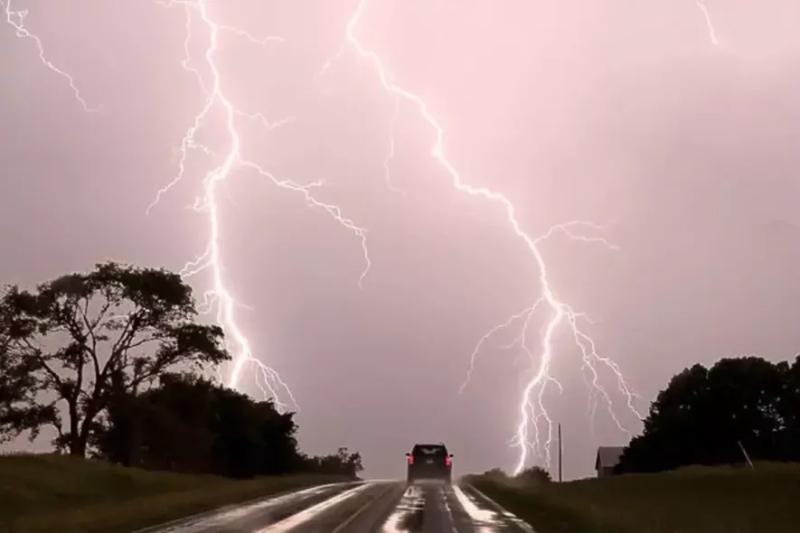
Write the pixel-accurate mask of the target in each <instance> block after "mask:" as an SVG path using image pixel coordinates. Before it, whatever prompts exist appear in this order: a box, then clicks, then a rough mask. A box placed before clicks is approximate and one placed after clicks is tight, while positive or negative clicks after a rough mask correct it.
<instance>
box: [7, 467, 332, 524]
mask: <svg viewBox="0 0 800 533" xmlns="http://www.w3.org/2000/svg"><path fill="white" fill-rule="evenodd" d="M330 481H340V479H338V478H336V479H334V478H331V477H325V476H287V477H275V478H259V479H253V480H246V481H238V480H232V479H226V478H221V477H216V476H195V475H184V474H171V473H162V472H148V471H145V470H139V469H135V468H124V467H120V466H113V465H110V464H108V463H103V462H100V461H90V460H82V459H76V458H73V457H66V456H56V455H10V456H0V532H2V533H11V532H15V533H16V532H25V533H28V532H31V533H37V532H50V531H53V532H54V531H59V532H73V531H74V532H78V531H80V532H99V531H109V532H114V531H132V530H134V529H137V528H141V527H144V526H147V525H152V524H157V523H160V522H164V521H167V520H170V519H173V518H177V517H181V516H185V515H189V514H193V513H198V512H201V511H204V510H208V509H212V508H214V507H218V506H222V505H226V504H229V503H234V502H239V501H244V500H248V499H252V498H256V497H258V496H263V495H267V494H271V493H276V492H281V491H285V490H289V489H294V488H299V487H304V486H310V485H314V484H318V483H323V482H330Z"/></svg>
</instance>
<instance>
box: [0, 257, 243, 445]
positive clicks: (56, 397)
mask: <svg viewBox="0 0 800 533" xmlns="http://www.w3.org/2000/svg"><path fill="white" fill-rule="evenodd" d="M196 315H197V311H196V309H195V305H194V301H193V299H192V293H191V288H190V287H189V286H188V285H186V284H185V283H184V282H183V281H182V279H181V278H180V276H178V275H177V274H174V273H170V272H167V271H165V270H155V269H143V268H136V267H132V266H126V265H119V264H116V263H105V264H100V265H97V267H96V268H95V269H94V270H93V271H92V272H90V273H87V274H70V275H66V276H62V277H60V278H58V279H55V280H53V281H50V282H47V283H43V284H41V285H39V287H38V288H37V289H36V290H35V291H24V290H20V289H19V288H17V287H10V288H9V289H8V290H7V291H6V292H5V294H4V295H3V296H2V298H0V339H2V344H0V371H2V373H3V378H2V379H0V391H1V390H3V389H4V387H5V389H7V390H6V393H5V395H4V396H0V413H2V414H3V416H5V418H6V420H4V421H3V420H2V419H0V424H3V425H0V431H2V432H3V433H4V434H5V435H6V436H9V435H13V434H15V433H18V432H19V431H21V430H24V429H35V428H38V427H39V425H41V424H42V423H45V422H49V423H51V424H52V425H53V426H54V427H55V428H56V430H57V431H58V435H59V437H58V439H57V444H58V445H59V447H65V448H67V449H68V450H69V452H70V453H71V454H73V455H78V456H84V455H85V454H86V450H87V445H88V443H89V442H90V438H91V437H92V434H93V433H94V432H95V431H96V429H97V428H98V416H99V415H100V414H101V413H102V412H104V410H105V409H106V408H107V406H108V403H109V400H110V398H111V397H112V396H113V394H114V393H117V394H124V393H134V394H135V393H136V392H137V391H139V389H140V388H142V387H143V386H146V385H148V384H150V383H151V382H152V381H153V380H154V379H155V378H156V377H158V376H159V375H160V374H162V373H164V372H165V371H167V370H168V369H170V368H172V367H174V366H176V365H183V366H189V367H198V366H203V365H204V364H218V363H221V362H222V361H224V360H226V359H228V358H229V356H228V354H227V353H226V351H225V350H224V349H223V348H222V346H221V342H222V337H223V333H222V330H221V329H220V328H219V327H217V326H207V325H200V324H197V323H196V322H195V319H196ZM0 394H2V393H0ZM65 419H66V420H65Z"/></svg>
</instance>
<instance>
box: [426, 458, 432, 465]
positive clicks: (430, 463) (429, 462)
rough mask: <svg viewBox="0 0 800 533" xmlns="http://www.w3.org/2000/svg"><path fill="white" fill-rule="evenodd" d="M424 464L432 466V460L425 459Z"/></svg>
mask: <svg viewBox="0 0 800 533" xmlns="http://www.w3.org/2000/svg"><path fill="white" fill-rule="evenodd" d="M425 463H427V464H429V465H432V464H433V459H425Z"/></svg>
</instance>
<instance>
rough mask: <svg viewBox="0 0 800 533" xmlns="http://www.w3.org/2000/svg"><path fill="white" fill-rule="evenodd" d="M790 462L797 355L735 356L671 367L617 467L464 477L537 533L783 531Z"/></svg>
mask: <svg viewBox="0 0 800 533" xmlns="http://www.w3.org/2000/svg"><path fill="white" fill-rule="evenodd" d="M798 461H800V357H798V358H796V359H795V361H794V362H793V363H791V364H790V363H788V362H781V363H772V362H769V361H765V360H764V359H761V358H758V357H742V358H735V359H722V360H720V361H719V362H717V363H716V364H715V365H713V366H712V367H711V368H705V367H703V366H701V365H694V366H692V367H691V368H687V369H685V370H684V371H682V372H680V373H679V374H677V375H676V376H675V377H673V378H672V380H670V382H669V384H668V386H667V388H666V389H665V390H663V391H662V392H661V393H660V394H659V395H658V397H657V398H656V400H655V401H654V402H653V404H652V405H651V407H650V412H649V415H648V417H647V418H646V419H645V420H644V431H643V432H642V434H641V435H640V436H637V437H635V438H634V439H633V440H632V441H631V443H630V444H629V446H628V447H627V448H625V450H624V452H623V454H622V457H621V460H620V464H619V465H617V466H616V468H615V473H616V475H613V476H610V477H603V478H599V479H586V480H581V481H573V482H568V483H552V482H551V481H550V478H549V476H548V474H547V472H545V471H543V470H542V469H540V468H535V467H534V468H532V469H529V470H526V471H524V472H522V473H521V474H519V475H517V476H514V477H509V476H507V475H506V474H505V473H503V472H502V471H500V470H498V469H495V470H491V471H489V472H486V473H485V474H483V475H481V476H470V477H468V478H467V480H468V481H469V482H470V483H472V484H473V485H474V486H476V487H477V488H478V489H480V490H483V491H484V492H485V493H486V494H488V495H489V496H490V497H492V498H494V499H495V500H497V502H498V503H500V504H501V505H503V506H505V507H506V508H508V509H509V510H511V511H512V512H514V513H515V514H517V515H518V516H520V517H521V518H523V519H525V520H527V521H528V522H529V523H530V524H531V525H533V526H534V527H535V528H536V531H537V532H539V533H567V532H569V533H584V532H585V533H589V532H591V533H595V532H596V533H723V532H724V533H767V532H769V533H784V532H785V533H789V532H795V531H798V530H799V529H798V524H800V506H798V505H797V501H798V497H800V463H799V462H798ZM751 462H752V464H751Z"/></svg>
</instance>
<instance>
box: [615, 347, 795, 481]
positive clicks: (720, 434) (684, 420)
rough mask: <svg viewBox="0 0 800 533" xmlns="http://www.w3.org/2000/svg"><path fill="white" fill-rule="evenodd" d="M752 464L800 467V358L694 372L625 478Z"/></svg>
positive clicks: (656, 418)
mask: <svg viewBox="0 0 800 533" xmlns="http://www.w3.org/2000/svg"><path fill="white" fill-rule="evenodd" d="M745 452H746V453H747V454H748V456H749V457H750V459H751V460H753V461H756V460H768V461H800V356H798V357H797V358H795V360H794V361H793V362H792V363H789V362H780V363H772V362H770V361H766V360H764V359H762V358H759V357H742V358H729V359H722V360H720V361H719V362H717V363H716V364H714V365H713V366H712V367H711V368H706V367H704V366H702V365H699V364H698V365H694V366H692V367H691V368H687V369H685V370H683V371H682V372H680V373H679V374H677V375H676V376H674V377H673V378H672V379H671V381H670V382H669V385H668V386H667V388H666V389H664V390H663V391H661V392H660V393H659V395H658V397H657V398H656V400H655V401H654V402H653V404H652V405H651V407H650V412H649V415H648V416H647V418H646V419H645V420H644V431H643V433H642V435H640V436H638V437H635V438H634V439H633V440H632V441H631V443H630V444H629V446H628V447H627V448H626V449H625V451H624V452H623V455H622V458H621V460H620V464H619V465H618V466H617V470H618V471H619V472H655V471H660V470H669V469H673V468H677V467H680V466H687V465H695V464H698V465H721V464H736V463H743V462H745V461H746V458H745Z"/></svg>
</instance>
